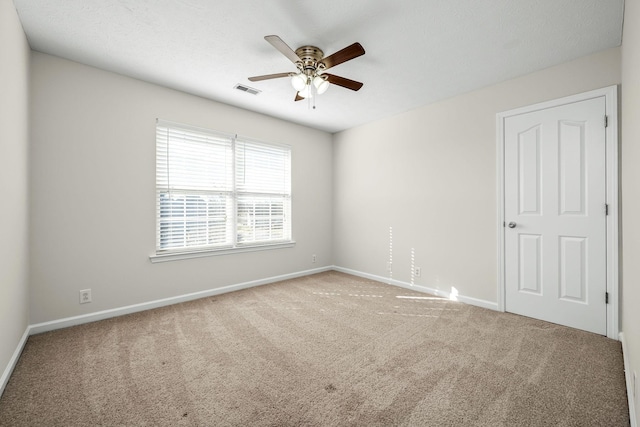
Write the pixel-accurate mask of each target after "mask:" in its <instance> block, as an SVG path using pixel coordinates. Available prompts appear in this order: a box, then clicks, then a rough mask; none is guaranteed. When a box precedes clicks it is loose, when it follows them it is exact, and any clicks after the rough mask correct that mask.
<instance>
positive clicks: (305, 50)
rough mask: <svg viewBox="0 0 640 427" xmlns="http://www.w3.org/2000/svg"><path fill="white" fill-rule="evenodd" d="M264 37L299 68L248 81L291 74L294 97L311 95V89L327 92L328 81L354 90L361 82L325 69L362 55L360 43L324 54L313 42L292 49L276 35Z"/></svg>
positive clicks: (303, 97)
mask: <svg viewBox="0 0 640 427" xmlns="http://www.w3.org/2000/svg"><path fill="white" fill-rule="evenodd" d="M264 39H265V40H266V41H268V42H269V43H271V45H272V46H273V47H275V48H276V49H278V50H279V51H280V53H282V54H283V55H284V56H286V57H287V58H289V60H290V61H291V62H293V63H294V64H295V66H296V67H297V68H298V71H297V72H295V73H294V72H291V73H277V74H265V75H263V76H255V77H249V81H252V82H258V81H261V80H269V79H277V78H281V77H291V84H292V85H293V87H294V89H296V91H297V92H296V97H295V99H294V100H295V101H300V100H301V99H305V98H309V97H312V96H313V93H314V92H315V93H317V94H322V93H324V92H326V90H327V89H328V88H329V84H330V83H333V84H335V85H338V86H342V87H345V88H347V89H351V90H354V91H356V90H359V89H360V88H361V87H362V83H360V82H357V81H355V80H350V79H347V78H344V77H340V76H336V75H335V74H329V73H325V71H326V70H328V69H329V68H331V67H335V66H336V65H338V64H342V63H343V62H347V61H350V60H352V59H354V58H357V57H358V56H361V55H364V48H363V47H362V45H361V44H360V43H354V44H352V45H350V46H347V47H345V48H344V49H342V50H339V51H337V52H336V53H334V54H332V55H329V56H327V57H325V56H324V52H322V50H320V49H319V48H317V47H315V46H301V47H299V48H298V49H296V50H295V51H294V50H293V49H291V48H290V47H289V46H288V45H287V44H286V43H285V42H284V41H282V39H281V38H280V37H278V36H275V35H272V36H265V38H264Z"/></svg>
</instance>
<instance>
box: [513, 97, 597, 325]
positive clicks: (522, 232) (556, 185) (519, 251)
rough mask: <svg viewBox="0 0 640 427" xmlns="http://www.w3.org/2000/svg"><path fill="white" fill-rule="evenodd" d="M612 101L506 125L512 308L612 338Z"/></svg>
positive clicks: (565, 107)
mask: <svg viewBox="0 0 640 427" xmlns="http://www.w3.org/2000/svg"><path fill="white" fill-rule="evenodd" d="M605 114H606V113H605V97H604V96H602V97H598V98H593V99H589V100H586V101H579V102H573V103H570V104H566V105H560V106H557V107H552V108H547V109H543V110H538V111H534V112H530V113H525V114H520V115H515V116H511V117H507V118H506V119H505V121H504V138H505V140H504V168H505V170H504V173H505V175H504V194H505V196H504V197H505V200H504V209H505V212H504V218H505V224H504V225H505V227H506V228H505V234H504V235H505V243H504V244H505V246H504V247H505V255H504V262H505V309H506V311H509V312H512V313H516V314H521V315H524V316H529V317H534V318H537V319H542V320H546V321H549V322H553V323H558V324H562V325H566V326H571V327H574V328H578V329H583V330H586V331H590V332H595V333H598V334H602V335H606V333H607V328H606V326H607V320H606V315H607V312H606V302H605V293H606V277H607V271H606V267H607V260H606V256H607V251H606V243H607V236H606V225H607V224H606V211H605V207H606V205H605V201H606V194H605V191H606V169H605V165H606V162H605V161H606V158H605V153H606V144H605V142H606V139H605V120H604V119H605Z"/></svg>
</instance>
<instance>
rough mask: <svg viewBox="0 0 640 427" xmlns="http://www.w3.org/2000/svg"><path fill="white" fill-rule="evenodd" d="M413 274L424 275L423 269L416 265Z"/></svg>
mask: <svg viewBox="0 0 640 427" xmlns="http://www.w3.org/2000/svg"><path fill="white" fill-rule="evenodd" d="M413 275H414V276H416V277H420V276H422V269H421V268H420V267H416V268H415V269H414V270H413Z"/></svg>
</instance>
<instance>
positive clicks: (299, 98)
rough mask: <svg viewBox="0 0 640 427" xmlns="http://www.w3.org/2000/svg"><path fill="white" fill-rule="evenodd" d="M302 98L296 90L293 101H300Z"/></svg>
mask: <svg viewBox="0 0 640 427" xmlns="http://www.w3.org/2000/svg"><path fill="white" fill-rule="evenodd" d="M303 99H304V98H303V97H301V96H300V92H296V97H295V99H294V101H302V100H303Z"/></svg>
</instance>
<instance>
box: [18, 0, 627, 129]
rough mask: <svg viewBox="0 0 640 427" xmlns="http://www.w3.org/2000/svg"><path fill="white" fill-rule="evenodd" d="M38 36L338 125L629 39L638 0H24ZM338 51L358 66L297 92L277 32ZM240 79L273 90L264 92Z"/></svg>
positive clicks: (112, 66) (164, 79)
mask: <svg viewBox="0 0 640 427" xmlns="http://www.w3.org/2000/svg"><path fill="white" fill-rule="evenodd" d="M14 4H15V6H16V9H17V11H18V14H19V16H20V20H21V22H22V25H23V28H24V31H25V33H26V35H27V38H28V40H29V43H30V45H31V47H32V49H34V50H37V51H40V52H45V53H50V54H53V55H57V56H60V57H63V58H68V59H71V60H73V61H77V62H81V63H84V64H88V65H92V66H95V67H98V68H102V69H105V70H110V71H114V72H116V73H120V74H124V75H127V76H131V77H135V78H138V79H141V80H145V81H148V82H152V83H156V84H159V85H162V86H167V87H170V88H175V89H178V90H181V91H184V92H188V93H192V94H195V95H199V96H202V97H205V98H210V99H213V100H216V101H220V102H224V103H226V104H230V105H235V106H238V107H242V108H245V109H248V110H253V111H257V112H261V113H264V114H268V115H271V116H274V117H279V118H282V119H285V120H288V121H291V122H295V123H300V124H303V125H306V126H310V127H314V128H317V129H321V130H325V131H329V132H337V131H340V130H344V129H348V128H351V127H354V126H357V125H361V124H364V123H367V122H370V121H373V120H377V119H380V118H383V117H387V116H391V115H395V114H398V113H401V112H403V111H407V110H410V109H413V108H416V107H419V106H422V105H426V104H429V103H432V102H435V101H438V100H441V99H445V98H448V97H451V96H455V95H457V94H461V93H465V92H469V91H471V90H474V89H478V88H480V87H484V86H488V85H491V84H494V83H497V82H500V81H503V80H507V79H510V78H514V77H517V76H520V75H524V74H527V73H530V72H533V71H536V70H540V69H543V68H546V67H550V66H553V65H556V64H559V63H562V62H565V61H568V60H571V59H574V58H578V57H580V56H584V55H587V54H590V53H594V52H597V51H599V50H603V49H607V48H610V47H614V46H619V45H620V43H621V39H622V17H623V6H624V0H401V1H398V0H396V1H391V0H349V1H346V0H322V1H314V2H312V1H302V0H297V1H292V0H269V1H265V0H215V1H214V0H14ZM269 34H276V35H279V36H280V37H281V38H282V39H283V40H284V41H285V42H286V43H287V44H288V45H289V46H290V47H291V48H292V49H294V50H295V49H296V48H298V47H299V46H302V45H307V44H311V45H315V46H318V47H319V48H320V49H322V50H323V51H324V52H325V55H330V54H332V53H334V52H336V51H338V50H340V49H342V48H344V47H346V46H347V45H350V44H351V43H353V42H360V43H361V44H362V45H363V47H364V48H365V50H366V54H365V55H364V56H361V57H359V58H356V59H353V60H352V61H349V62H346V63H343V64H341V65H338V66H336V67H335V68H332V69H331V73H332V74H337V75H339V76H343V77H347V78H350V79H353V80H358V81H361V82H363V83H364V87H363V88H362V89H361V90H360V91H358V92H353V91H351V90H348V89H344V88H342V87H339V86H335V85H331V87H330V88H329V90H328V91H327V92H326V93H325V94H323V95H320V96H319V97H318V98H317V100H316V106H317V108H316V109H315V110H314V109H311V108H309V104H308V102H306V101H300V102H293V98H294V96H295V91H294V89H293V88H292V87H291V84H290V82H289V79H287V78H282V79H276V80H267V81H261V82H253V83H252V82H249V81H248V80H247V77H249V76H255V75H261V74H272V73H279V72H289V71H295V67H294V65H293V64H292V63H291V62H290V61H289V60H288V59H287V58H286V57H285V56H283V55H282V54H281V53H279V52H278V51H277V50H276V49H274V48H273V47H272V46H271V45H270V44H269V43H267V42H266V41H265V40H264V36H265V35H269ZM237 83H242V84H244V85H248V86H251V87H253V88H256V89H259V90H261V91H262V92H261V93H260V94H259V95H257V96H254V95H250V94H247V93H245V92H241V91H238V90H236V89H234V86H235V85H236V84H237Z"/></svg>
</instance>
